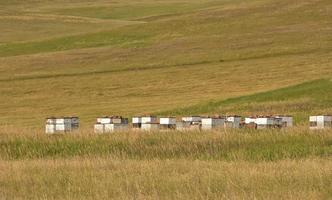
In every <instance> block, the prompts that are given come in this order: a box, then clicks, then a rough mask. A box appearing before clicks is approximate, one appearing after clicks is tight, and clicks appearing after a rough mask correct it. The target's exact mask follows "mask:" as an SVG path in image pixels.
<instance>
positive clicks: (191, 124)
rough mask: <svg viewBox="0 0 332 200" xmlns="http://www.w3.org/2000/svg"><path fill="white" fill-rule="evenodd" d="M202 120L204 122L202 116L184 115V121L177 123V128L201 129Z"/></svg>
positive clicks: (186, 129)
mask: <svg viewBox="0 0 332 200" xmlns="http://www.w3.org/2000/svg"><path fill="white" fill-rule="evenodd" d="M201 122H202V117H200V116H190V117H182V121H181V122H177V123H176V130H178V131H190V130H200V128H201Z"/></svg>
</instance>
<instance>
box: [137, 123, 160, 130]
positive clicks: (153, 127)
mask: <svg viewBox="0 0 332 200" xmlns="http://www.w3.org/2000/svg"><path fill="white" fill-rule="evenodd" d="M141 129H142V130H143V131H157V130H159V124H152V123H150V124H145V123H143V124H142V126H141Z"/></svg>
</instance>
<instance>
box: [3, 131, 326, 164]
mask: <svg viewBox="0 0 332 200" xmlns="http://www.w3.org/2000/svg"><path fill="white" fill-rule="evenodd" d="M331 155H332V137H331V133H330V132H319V133H317V134H314V133H310V132H309V131H308V130H305V129H304V130H290V131H286V132H280V131H278V130H262V131H255V132H254V131H250V130H229V132H221V133H220V134H216V133H195V132H190V133H178V132H174V133H155V134H137V133H127V134H124V133H122V134H111V135H89V136H86V135H75V134H74V135H63V136H46V135H33V136H31V135H30V136H29V135H28V136H22V135H20V136H15V135H14V136H9V135H7V136H6V135H1V142H0V158H1V159H9V160H16V159H36V158H38V159H41V158H43V159H44V158H70V157H77V156H83V157H96V156H97V157H99V156H102V157H105V156H106V157H114V158H120V159H147V160H150V159H182V158H183V159H190V160H192V159H193V160H195V159H200V160H226V161H234V160H245V161H276V160H282V159H304V158H309V157H328V156H331Z"/></svg>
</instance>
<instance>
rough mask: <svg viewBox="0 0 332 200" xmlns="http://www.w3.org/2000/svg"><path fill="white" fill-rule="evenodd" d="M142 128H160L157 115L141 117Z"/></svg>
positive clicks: (146, 129) (151, 129)
mask: <svg viewBox="0 0 332 200" xmlns="http://www.w3.org/2000/svg"><path fill="white" fill-rule="evenodd" d="M141 129H142V130H144V131H154V130H158V129H159V123H158V118H157V117H156V116H144V117H142V118H141Z"/></svg>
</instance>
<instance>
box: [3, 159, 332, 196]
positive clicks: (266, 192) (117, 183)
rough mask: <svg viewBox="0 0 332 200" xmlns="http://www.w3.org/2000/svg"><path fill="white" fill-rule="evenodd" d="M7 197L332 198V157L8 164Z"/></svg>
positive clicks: (4, 188)
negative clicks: (274, 160) (246, 160)
mask: <svg viewBox="0 0 332 200" xmlns="http://www.w3.org/2000/svg"><path fill="white" fill-rule="evenodd" d="M0 169H1V171H0V182H1V190H0V197H1V198H2V199H110V198H112V199H329V198H330V197H331V192H332V191H331V185H332V182H331V179H332V162H331V160H330V159H307V160H299V161H294V160H282V161H278V162H259V163H252V162H245V161H238V162H224V161H200V160H196V161H195V160H185V159H182V160H145V161H144V160H140V161H139V160H117V159H104V158H103V159H99V158H89V159H84V158H74V159H55V160H30V161H2V162H1V163H0Z"/></svg>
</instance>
